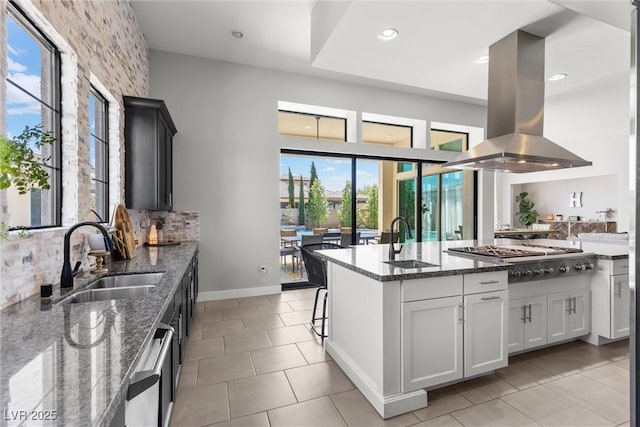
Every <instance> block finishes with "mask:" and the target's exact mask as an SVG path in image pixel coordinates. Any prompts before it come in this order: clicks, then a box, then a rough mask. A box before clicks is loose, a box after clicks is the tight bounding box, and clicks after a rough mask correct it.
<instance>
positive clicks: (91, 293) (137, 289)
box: [59, 285, 155, 304]
mask: <svg viewBox="0 0 640 427" xmlns="http://www.w3.org/2000/svg"><path fill="white" fill-rule="evenodd" d="M154 287H155V285H138V286H130V287H117V288H103V289H86V290H83V291H80V292H77V293H75V294H73V295H69V296H68V297H67V298H65V299H63V300H62V301H60V302H59V304H76V303H80V302H92V301H107V300H112V299H124V298H141V297H143V296H145V295H147V294H148V293H149V292H150V291H151V290H152V289H153V288H154Z"/></svg>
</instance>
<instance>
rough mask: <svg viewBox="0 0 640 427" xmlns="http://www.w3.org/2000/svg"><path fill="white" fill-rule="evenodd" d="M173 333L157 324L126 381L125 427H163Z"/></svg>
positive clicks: (170, 379) (168, 400) (170, 380)
mask: <svg viewBox="0 0 640 427" xmlns="http://www.w3.org/2000/svg"><path fill="white" fill-rule="evenodd" d="M174 333H175V331H174V329H173V328H172V327H171V326H168V325H165V324H163V323H161V324H160V326H159V327H158V329H157V330H156V332H155V334H154V337H153V340H151V342H150V343H149V344H148V345H147V348H146V349H145V351H144V353H143V355H142V357H141V358H140V361H139V362H138V365H137V367H136V370H135V372H134V373H133V375H132V376H131V379H130V380H129V387H128V389H127V396H126V400H125V424H126V425H127V426H128V427H167V426H168V425H169V419H170V418H171V411H172V409H173V400H174V396H173V391H174V388H173V364H172V362H171V347H172V345H174V344H173V335H174Z"/></svg>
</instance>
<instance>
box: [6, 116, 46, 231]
mask: <svg viewBox="0 0 640 427" xmlns="http://www.w3.org/2000/svg"><path fill="white" fill-rule="evenodd" d="M54 142H55V139H54V138H53V136H52V135H51V134H50V133H49V132H46V131H43V130H42V126H40V125H38V126H33V127H28V126H26V127H25V128H24V130H23V131H22V133H20V135H18V136H16V137H14V138H7V137H5V136H1V135H0V190H6V189H8V188H9V187H11V186H13V187H15V188H16V189H17V190H18V194H26V193H28V192H32V191H37V190H48V189H49V188H51V185H50V184H49V173H48V172H47V169H46V168H45V167H44V166H45V165H47V162H48V161H49V160H51V156H50V155H49V156H42V155H41V154H40V153H37V152H34V148H35V149H37V150H40V149H41V148H42V147H44V146H45V145H51V146H52V145H53V144H54ZM26 235H27V233H26V231H25V230H21V231H20V232H19V233H18V237H20V238H23V237H26ZM8 237H9V227H8V226H7V224H5V223H4V222H1V223H0V242H3V241H5V240H7V238H8Z"/></svg>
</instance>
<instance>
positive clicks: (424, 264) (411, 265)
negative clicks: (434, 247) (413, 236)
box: [383, 259, 438, 269]
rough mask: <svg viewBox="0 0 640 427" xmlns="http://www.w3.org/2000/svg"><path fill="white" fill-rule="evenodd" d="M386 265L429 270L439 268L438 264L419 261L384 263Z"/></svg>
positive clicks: (406, 260) (407, 260) (408, 260)
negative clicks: (428, 268) (429, 268)
mask: <svg viewBox="0 0 640 427" xmlns="http://www.w3.org/2000/svg"><path fill="white" fill-rule="evenodd" d="M383 262H384V263H385V264H389V265H391V266H393V267H398V268H404V269H411V268H427V267H437V266H438V264H430V263H428V262H424V261H418V260H417V259H402V260H397V261H383Z"/></svg>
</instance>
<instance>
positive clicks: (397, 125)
mask: <svg viewBox="0 0 640 427" xmlns="http://www.w3.org/2000/svg"><path fill="white" fill-rule="evenodd" d="M365 123H370V124H374V125H384V126H393V127H397V128H403V129H409V146H408V147H404V146H399V147H397V148H414V147H413V133H414V126H412V125H401V124H398V123H388V122H379V121H375V120H364V119H363V120H362V121H361V122H360V126H361V127H364V124H365ZM363 134H364V132H363ZM361 139H362V143H363V144H378V145H380V143H377V142H369V141H365V140H364V135H363V136H362V138H361ZM391 146H392V147H396V146H395V145H391Z"/></svg>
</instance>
